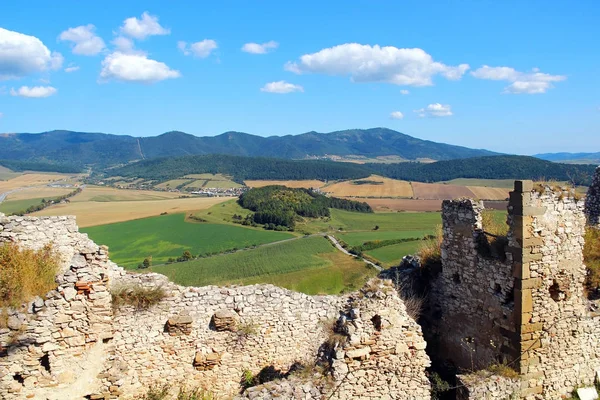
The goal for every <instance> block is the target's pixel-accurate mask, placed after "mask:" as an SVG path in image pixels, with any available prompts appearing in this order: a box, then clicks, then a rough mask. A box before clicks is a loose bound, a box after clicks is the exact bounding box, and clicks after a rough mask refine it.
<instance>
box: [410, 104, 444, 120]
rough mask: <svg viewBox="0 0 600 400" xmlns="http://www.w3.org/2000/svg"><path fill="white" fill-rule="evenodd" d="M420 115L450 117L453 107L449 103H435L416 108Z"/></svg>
mask: <svg viewBox="0 0 600 400" xmlns="http://www.w3.org/2000/svg"><path fill="white" fill-rule="evenodd" d="M415 112H416V113H417V114H419V117H450V116H451V115H453V114H452V109H451V107H450V105H449V104H440V103H433V104H429V105H428V106H427V107H425V108H420V109H418V110H415Z"/></svg>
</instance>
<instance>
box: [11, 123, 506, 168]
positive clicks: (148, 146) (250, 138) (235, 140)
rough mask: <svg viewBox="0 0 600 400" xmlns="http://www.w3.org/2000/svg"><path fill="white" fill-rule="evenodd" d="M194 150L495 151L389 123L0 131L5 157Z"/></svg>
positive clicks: (93, 160) (76, 158) (107, 156)
mask: <svg viewBox="0 0 600 400" xmlns="http://www.w3.org/2000/svg"><path fill="white" fill-rule="evenodd" d="M195 154H204V155H206V154H228V155H237V156H251V157H279V158H287V159H305V158H310V157H322V156H326V155H337V156H363V157H369V158H373V157H378V156H397V157H401V158H403V159H406V160H417V159H420V158H429V159H433V160H450V159H456V158H465V157H477V156H484V155H492V154H495V153H492V152H490V151H487V150H477V149H469V148H466V147H460V146H453V145H449V144H444V143H436V142H431V141H427V140H421V139H417V138H414V137H411V136H408V135H405V134H403V133H400V132H396V131H393V130H391V129H386V128H373V129H352V130H345V131H338V132H331V133H317V132H307V133H304V134H300V135H285V136H271V137H262V136H256V135H250V134H247V133H241V132H226V133H223V134H221V135H217V136H205V137H198V136H193V135H190V134H187V133H184V132H167V133H164V134H162V135H159V136H155V137H140V138H136V137H132V136H125V135H110V134H105V133H85V132H72V131H51V132H43V133H39V134H30V133H10V134H0V159H12V160H36V161H51V162H59V163H68V164H78V165H96V166H108V165H115V164H124V163H128V162H131V161H134V160H140V159H144V158H156V157H168V156H183V155H195Z"/></svg>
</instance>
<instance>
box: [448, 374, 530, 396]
mask: <svg viewBox="0 0 600 400" xmlns="http://www.w3.org/2000/svg"><path fill="white" fill-rule="evenodd" d="M457 386H458V389H457V391H456V400H514V399H518V398H519V393H520V391H521V381H520V379H516V378H507V377H504V376H500V375H497V374H492V373H490V372H487V371H479V372H476V373H472V374H466V375H458V376H457Z"/></svg>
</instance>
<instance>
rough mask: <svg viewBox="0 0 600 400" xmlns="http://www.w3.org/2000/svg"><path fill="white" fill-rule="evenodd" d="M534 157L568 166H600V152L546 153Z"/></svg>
mask: <svg viewBox="0 0 600 400" xmlns="http://www.w3.org/2000/svg"><path fill="white" fill-rule="evenodd" d="M534 157H536V158H539V159H542V160H547V161H554V162H561V163H567V164H595V165H598V164H600V152H598V153H544V154H536V155H534Z"/></svg>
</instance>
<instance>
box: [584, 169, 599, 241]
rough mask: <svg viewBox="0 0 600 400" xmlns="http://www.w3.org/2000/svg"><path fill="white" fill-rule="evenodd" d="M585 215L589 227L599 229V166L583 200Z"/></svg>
mask: <svg viewBox="0 0 600 400" xmlns="http://www.w3.org/2000/svg"><path fill="white" fill-rule="evenodd" d="M585 215H586V217H587V221H588V224H589V225H590V226H593V227H596V228H598V229H600V166H599V167H598V168H596V173H595V174H594V177H593V178H592V184H591V185H590V187H589V189H588V192H587V196H586V198H585Z"/></svg>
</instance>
